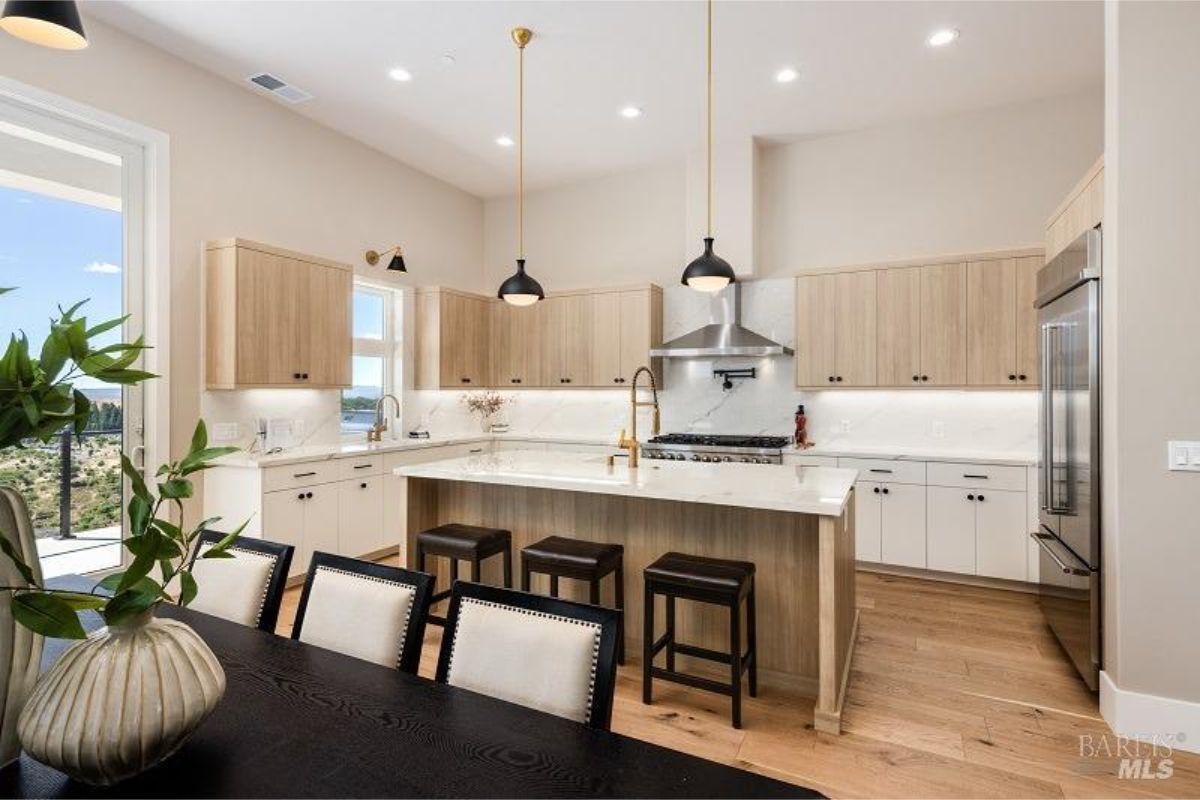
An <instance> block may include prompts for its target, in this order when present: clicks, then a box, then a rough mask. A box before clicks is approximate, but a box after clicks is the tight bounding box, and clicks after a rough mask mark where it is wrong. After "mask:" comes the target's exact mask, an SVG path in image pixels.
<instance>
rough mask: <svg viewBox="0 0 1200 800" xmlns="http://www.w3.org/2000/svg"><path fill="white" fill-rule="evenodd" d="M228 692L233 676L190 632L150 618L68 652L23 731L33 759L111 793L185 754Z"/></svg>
mask: <svg viewBox="0 0 1200 800" xmlns="http://www.w3.org/2000/svg"><path fill="white" fill-rule="evenodd" d="M224 693H225V672H224V670H222V669H221V665H220V663H218V661H217V658H216V656H214V655H213V653H212V650H210V649H209V648H208V645H206V644H205V643H204V641H203V640H202V639H201V638H200V636H199V635H198V634H197V633H196V632H195V631H194V630H192V629H191V628H189V627H188V626H187V625H184V624H183V623H182V622H177V621H175V620H170V619H156V618H154V617H153V616H152V612H146V613H144V614H142V615H141V616H140V617H138V618H136V619H134V620H131V621H130V622H129V623H127V624H123V625H114V626H111V627H108V628H102V629H100V630H98V631H96V632H95V633H93V634H91V635H90V636H89V637H88V638H87V639H85V640H84V641H81V642H77V643H76V644H74V645H72V646H71V647H69V648H68V649H67V650H66V652H64V653H63V654H62V656H61V657H60V658H59V659H58V661H56V662H55V663H54V666H53V667H51V668H50V669H49V670H48V671H47V672H46V674H45V675H44V676H43V677H42V679H41V680H40V681H38V683H37V686H36V687H35V688H34V690H33V694H32V695H31V696H30V698H29V701H28V702H27V703H26V704H25V710H24V711H23V712H22V713H21V718H20V721H19V723H18V729H19V731H20V735H21V744H23V745H24V746H25V750H26V752H28V753H29V755H31V756H33V757H34V758H36V759H37V760H38V761H41V762H42V763H43V764H46V765H48V766H51V767H54V768H55V769H57V770H59V771H61V772H64V773H66V774H67V775H69V776H70V777H72V778H74V779H75V780H78V781H82V782H84V783H89V784H92V785H97V786H107V785H110V784H114V783H117V782H119V781H122V780H125V779H126V778H131V777H133V776H134V775H137V774H138V773H141V772H144V771H145V770H147V769H149V768H150V767H152V766H154V765H155V764H157V763H158V762H160V761H162V760H163V759H165V758H167V757H168V756H170V755H171V754H172V753H174V752H175V751H176V750H178V749H179V747H180V745H182V744H183V743H184V742H185V741H186V740H187V738H188V737H189V736H190V735H191V734H192V732H193V731H195V730H196V728H197V727H199V726H200V724H201V723H202V722H204V720H205V719H206V718H207V717H208V715H209V714H211V713H212V710H213V709H214V708H215V707H216V705H217V702H218V701H220V699H221V696H222V695H223V694H224Z"/></svg>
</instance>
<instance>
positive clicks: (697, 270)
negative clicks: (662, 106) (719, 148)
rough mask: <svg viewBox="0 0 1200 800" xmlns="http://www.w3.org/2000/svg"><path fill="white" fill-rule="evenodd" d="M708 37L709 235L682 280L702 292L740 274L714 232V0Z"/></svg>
mask: <svg viewBox="0 0 1200 800" xmlns="http://www.w3.org/2000/svg"><path fill="white" fill-rule="evenodd" d="M706 33H707V36H708V39H707V54H708V74H707V83H706V86H705V88H706V91H707V100H706V110H705V116H706V119H705V121H706V123H707V128H708V131H707V139H708V142H707V144H708V150H707V160H708V182H707V185H708V217H707V231H708V232H707V235H705V237H704V252H703V253H702V254H701V255H700V257H699V258H697V259H695V260H694V261H692V263H690V264H688V265H687V267H685V268H684V270H683V278H682V280H681V283H683V284H684V285H685V286H690V287H692V288H693V289H696V290H697V291H701V292H719V291H721V290H722V289H724V288H725V287H726V286H728V285H729V284H731V283H733V282H734V281H736V280H737V275H736V274H735V273H734V271H733V267H731V266H730V265H729V262H728V261H726V260H725V259H723V258H721V257H720V256H719V255H717V254H716V253H714V252H713V235H712V226H713V225H712V217H713V211H712V210H713V168H712V149H713V133H712V130H713V127H712V119H713V113H712V112H713V102H712V98H713V80H712V75H713V69H712V0H708V25H707V28H706Z"/></svg>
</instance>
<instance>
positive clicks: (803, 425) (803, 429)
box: [796, 405, 810, 450]
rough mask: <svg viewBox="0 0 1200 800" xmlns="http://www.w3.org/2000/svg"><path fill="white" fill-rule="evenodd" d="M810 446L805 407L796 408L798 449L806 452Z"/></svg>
mask: <svg viewBox="0 0 1200 800" xmlns="http://www.w3.org/2000/svg"><path fill="white" fill-rule="evenodd" d="M809 446H810V445H809V444H808V417H807V416H805V415H804V406H803V405H799V406H796V448H797V449H799V450H804V449H805V448H807V447H809Z"/></svg>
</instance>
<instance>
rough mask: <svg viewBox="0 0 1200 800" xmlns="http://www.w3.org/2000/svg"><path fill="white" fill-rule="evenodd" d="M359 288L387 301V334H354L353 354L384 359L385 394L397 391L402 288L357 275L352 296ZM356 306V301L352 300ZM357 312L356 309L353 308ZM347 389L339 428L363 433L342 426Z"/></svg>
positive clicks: (350, 434)
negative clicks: (380, 335)
mask: <svg viewBox="0 0 1200 800" xmlns="http://www.w3.org/2000/svg"><path fill="white" fill-rule="evenodd" d="M359 292H362V293H365V294H369V295H373V296H376V297H378V298H380V299H381V300H382V301H383V337H382V338H380V339H369V338H364V337H358V336H352V338H351V346H350V358H351V359H353V358H354V357H355V356H364V357H370V358H382V359H383V394H385V395H386V394H391V395H395V394H396V387H397V383H398V377H399V376H401V375H402V374H403V372H402V369H401V364H400V363H399V362H400V358H401V354H402V353H403V352H404V349H403V337H402V335H401V331H402V328H401V326H400V313H401V306H400V303H401V294H400V291H399V290H398V289H396V288H395V287H392V286H386V285H383V284H379V283H375V282H373V281H369V280H365V279H363V278H360V277H358V276H355V277H354V283H353V285H352V286H351V296H352V298H353V295H354V294H357V293H359ZM351 308H353V302H352V303H351ZM352 314H353V312H352ZM350 329H351V332H353V330H354V319H353V315H352V316H351V320H350ZM350 375H351V378H350V380H351V385H352V386H353V382H354V370H353V367H352V368H351V371H350ZM346 391H347V390H346V389H343V390H342V391H341V392H340V393H339V397H338V418H339V421H338V426H339V427H338V430H339V432H340V434H341V435H342V436H343V437H359V436H361V435H362V431H348V430H345V429H343V428H341V413H342V411H341V404H342V399H343V398H344V397H345V393H346Z"/></svg>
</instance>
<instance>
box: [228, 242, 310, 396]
mask: <svg viewBox="0 0 1200 800" xmlns="http://www.w3.org/2000/svg"><path fill="white" fill-rule="evenodd" d="M307 306H308V265H307V264H304V263H303V262H297V261H291V260H288V259H284V258H282V257H280V256H276V255H271V254H268V253H261V252H259V251H257V250H249V249H246V248H238V252H237V345H236V358H237V382H238V383H239V384H245V385H303V383H304V380H303V378H301V377H300V376H301V375H302V374H303V373H304V372H305V369H306V366H307V364H308V347H309V340H308V337H307V336H297V335H296V333H297V331H301V330H304V328H303V326H304V325H305V324H306V321H305V319H304V315H305V313H306V312H307V310H308V308H307Z"/></svg>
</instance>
